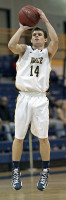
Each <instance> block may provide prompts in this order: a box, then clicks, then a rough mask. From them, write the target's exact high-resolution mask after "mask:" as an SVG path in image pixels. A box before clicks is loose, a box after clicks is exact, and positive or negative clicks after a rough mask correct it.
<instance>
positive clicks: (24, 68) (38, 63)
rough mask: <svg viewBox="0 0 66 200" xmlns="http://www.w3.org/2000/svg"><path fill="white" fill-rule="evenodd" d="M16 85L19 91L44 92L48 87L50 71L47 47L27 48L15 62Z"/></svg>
mask: <svg viewBox="0 0 66 200" xmlns="http://www.w3.org/2000/svg"><path fill="white" fill-rule="evenodd" d="M16 70H17V74H16V87H17V88H18V89H19V90H21V91H28V92H46V91H47V89H48V87H49V75H50V71H51V67H50V61H49V57H48V50H47V48H45V49H43V50H38V49H36V50H33V49H32V48H31V46H27V49H26V51H25V53H24V55H23V57H22V58H21V60H20V61H19V60H18V61H17V63H16Z"/></svg>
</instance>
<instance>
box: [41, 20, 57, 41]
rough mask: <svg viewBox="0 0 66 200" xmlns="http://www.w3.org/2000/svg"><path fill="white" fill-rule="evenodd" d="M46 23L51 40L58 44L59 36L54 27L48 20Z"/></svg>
mask: <svg viewBox="0 0 66 200" xmlns="http://www.w3.org/2000/svg"><path fill="white" fill-rule="evenodd" d="M44 23H45V25H46V27H47V30H48V34H49V37H50V39H51V40H52V41H54V42H58V37H57V34H56V32H55V30H54V28H53V27H52V25H51V24H50V22H49V21H48V19H47V20H46V21H45V22H44Z"/></svg>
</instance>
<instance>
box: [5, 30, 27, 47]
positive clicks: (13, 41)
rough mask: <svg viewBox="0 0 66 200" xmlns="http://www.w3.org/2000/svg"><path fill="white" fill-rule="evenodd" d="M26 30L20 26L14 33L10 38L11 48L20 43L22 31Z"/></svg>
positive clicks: (9, 44) (9, 45)
mask: <svg viewBox="0 0 66 200" xmlns="http://www.w3.org/2000/svg"><path fill="white" fill-rule="evenodd" d="M23 32H24V30H23V29H21V28H19V29H18V30H17V32H16V33H15V34H14V36H13V37H12V38H11V39H10V41H9V43H8V47H9V48H10V47H11V46H15V45H16V44H18V43H19V40H20V37H21V35H22V33H23Z"/></svg>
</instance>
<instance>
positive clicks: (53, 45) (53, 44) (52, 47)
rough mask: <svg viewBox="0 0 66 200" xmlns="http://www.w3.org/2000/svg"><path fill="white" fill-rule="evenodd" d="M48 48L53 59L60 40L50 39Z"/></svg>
mask: <svg viewBox="0 0 66 200" xmlns="http://www.w3.org/2000/svg"><path fill="white" fill-rule="evenodd" d="M47 49H48V54H49V56H50V59H52V58H53V56H54V55H55V53H56V51H57V49H58V42H57V41H55V42H53V41H50V43H49V45H48V47H47Z"/></svg>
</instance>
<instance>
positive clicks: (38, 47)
mask: <svg viewBox="0 0 66 200" xmlns="http://www.w3.org/2000/svg"><path fill="white" fill-rule="evenodd" d="M32 49H34V50H35V49H38V50H43V49H44V46H41V47H40V46H32Z"/></svg>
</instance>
